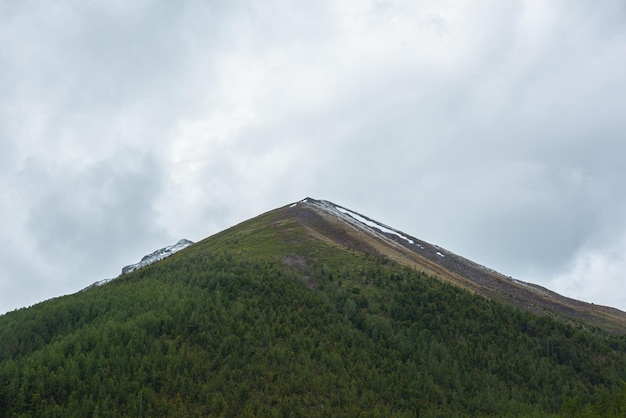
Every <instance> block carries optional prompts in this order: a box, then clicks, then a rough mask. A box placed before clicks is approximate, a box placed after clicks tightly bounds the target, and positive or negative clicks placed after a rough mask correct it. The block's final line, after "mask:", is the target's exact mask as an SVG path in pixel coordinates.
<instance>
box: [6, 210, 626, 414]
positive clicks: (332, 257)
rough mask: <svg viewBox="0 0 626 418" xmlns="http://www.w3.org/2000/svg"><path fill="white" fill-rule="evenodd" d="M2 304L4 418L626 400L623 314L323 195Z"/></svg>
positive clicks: (547, 408)
mask: <svg viewBox="0 0 626 418" xmlns="http://www.w3.org/2000/svg"><path fill="white" fill-rule="evenodd" d="M170 253H172V254H171V255H169V256H168V257H166V258H162V259H161V260H160V261H156V262H153V263H150V264H145V265H142V266H138V267H137V269H133V271H129V272H128V273H127V274H123V275H121V276H119V277H118V278H116V279H114V280H111V281H108V282H106V283H103V284H102V285H100V286H93V287H90V288H88V289H85V290H84V291H82V292H79V293H76V294H74V295H70V296H65V297H60V298H56V299H52V300H49V301H46V302H43V303H40V304H38V305H35V306H32V307H30V308H27V309H20V310H17V311H13V312H10V313H8V314H6V315H3V316H0V417H14V416H15V417H17V416H38V417H39V416H41V417H55V416H64V417H85V416H120V417H126V416H128V417H130V416H133V417H136V416H173V417H176V416H181V417H207V416H329V417H331V416H332V417H336V416H372V417H379V416H398V417H403V416H410V417H413V416H424V417H428V416H433V417H434V416H624V414H625V413H626V337H624V336H623V334H624V313H622V312H621V311H618V310H615V309H610V308H605V307H599V306H596V305H588V304H584V303H582V302H578V301H574V300H571V299H567V298H564V297H562V296H559V295H557V294H555V293H553V292H550V291H548V290H547V289H543V288H541V287H538V286H535V285H531V284H527V283H522V282H518V281H515V280H512V279H510V278H507V277H505V276H503V275H500V274H498V273H496V272H494V271H492V270H489V269H487V268H485V267H483V266H480V265H478V264H476V263H473V262H471V261H469V260H466V259H464V258H462V257H460V256H457V255H455V254H453V253H451V252H449V251H446V250H444V249H442V248H439V247H437V246H434V245H431V244H429V243H426V242H423V241H421V240H419V239H417V238H415V237H413V236H411V235H409V234H407V233H404V232H402V231H398V230H396V229H394V228H392V227H389V226H387V225H383V224H381V223H379V222H376V221H374V220H373V219H370V218H368V217H367V216H364V215H362V214H359V213H357V212H355V211H353V210H350V209H347V208H344V207H342V206H339V205H336V204H334V203H331V202H328V201H322V200H314V199H310V198H307V199H304V200H302V201H299V202H296V203H292V204H288V205H285V206H284V207H281V208H278V209H275V210H273V211H270V212H267V213H265V214H262V215H260V216H258V217H255V218H253V219H250V220H248V221H245V222H242V223H241V224H239V225H236V226H234V227H232V228H229V229H227V230H225V231H222V232H220V233H217V234H215V235H213V236H211V237H209V238H206V239H205V240H202V241H200V242H198V243H195V244H193V245H189V246H186V248H184V249H181V250H180V251H176V252H175V253H174V252H172V251H170Z"/></svg>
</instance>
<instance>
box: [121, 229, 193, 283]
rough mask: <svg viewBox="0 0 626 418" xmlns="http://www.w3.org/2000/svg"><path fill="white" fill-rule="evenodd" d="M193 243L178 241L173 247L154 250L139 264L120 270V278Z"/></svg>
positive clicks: (185, 240) (186, 240)
mask: <svg viewBox="0 0 626 418" xmlns="http://www.w3.org/2000/svg"><path fill="white" fill-rule="evenodd" d="M192 244H193V242H192V241H189V240H188V239H184V238H183V239H181V240H180V241H178V242H177V243H176V244H174V245H169V246H167V247H164V248H161V249H159V250H156V251H155V252H153V253H150V254H148V255H146V256H144V257H143V258H142V259H141V261H140V262H139V263H136V264H131V265H129V266H126V267H124V268H123V269H122V276H123V275H124V274H128V273H130V272H133V271H135V270H137V269H140V268H142V267H145V266H147V265H149V264H152V263H155V262H157V261H160V260H163V259H164V258H166V257H169V256H170V255H172V254H174V253H176V252H178V251H180V250H182V249H185V248H187V247H189V246H190V245H192Z"/></svg>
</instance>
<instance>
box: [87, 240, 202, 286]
mask: <svg viewBox="0 0 626 418" xmlns="http://www.w3.org/2000/svg"><path fill="white" fill-rule="evenodd" d="M193 243H194V242H193V241H189V240H188V239H184V238H183V239H181V240H180V241H178V242H177V243H176V244H174V245H168V246H167V247H163V248H161V249H159V250H156V251H154V252H152V253H150V254H148V255H145V256H144V257H143V258H142V259H141V261H140V262H138V263H136V264H131V265H129V266H126V267H124V268H123V269H122V274H120V276H123V275H125V274H128V273H130V272H132V271H135V270H137V269H140V268H142V267H145V266H147V265H150V264H152V263H156V262H157V261H160V260H163V259H164V258H166V257H169V256H170V255H172V254H174V253H177V252H178V251H180V250H183V249H185V248H187V247H189V246H190V245H192V244H193ZM120 276H118V277H120ZM111 280H115V279H104V280H100V281H97V282H95V283H93V284H91V285H89V286H87V287H86V288H84V289H82V290H81V292H82V291H85V290H89V289H92V288H94V287H97V286H102V285H103V284H106V283H108V282H110V281H111Z"/></svg>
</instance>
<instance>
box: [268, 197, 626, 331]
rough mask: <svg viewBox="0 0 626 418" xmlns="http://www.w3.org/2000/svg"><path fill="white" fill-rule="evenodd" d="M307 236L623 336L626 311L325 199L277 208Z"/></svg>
mask: <svg viewBox="0 0 626 418" xmlns="http://www.w3.org/2000/svg"><path fill="white" fill-rule="evenodd" d="M279 210H281V211H285V213H284V216H286V217H294V218H295V219H296V220H297V222H298V223H300V224H301V225H302V226H304V227H305V228H306V229H307V230H308V231H309V232H310V233H311V234H313V235H314V236H316V237H318V238H320V239H323V240H325V241H328V242H332V243H334V244H335V245H339V246H342V247H347V248H350V249H352V250H355V251H359V252H365V253H368V254H371V255H376V256H384V257H388V258H390V259H392V260H394V261H396V262H398V263H400V264H403V265H406V266H410V267H413V268H416V269H419V270H422V271H425V272H427V273H430V274H432V275H435V276H437V277H439V278H440V279H442V280H445V281H448V282H450V283H453V284H455V285H458V286H460V287H462V288H465V289H468V290H470V291H472V292H475V293H478V294H480V295H483V296H485V297H487V298H490V299H494V300H498V301H501V302H504V303H507V304H509V305H513V306H516V307H518V308H520V309H522V310H526V311H531V312H535V313H540V314H547V315H551V316H555V317H557V318H560V319H562V320H565V321H568V322H582V323H584V324H586V325H587V326H590V327H599V328H603V329H605V330H607V331H610V332H614V333H620V334H624V333H626V313H624V312H622V311H620V310H618V309H615V308H610V307H606V306H601V305H595V304H590V303H586V302H582V301H578V300H575V299H571V298H567V297H564V296H562V295H559V294H557V293H556V292H553V291H550V290H548V289H546V288H544V287H542V286H538V285H536V284H532V283H525V282H522V281H519V280H515V279H512V278H511V277H508V276H505V275H503V274H500V273H498V272H496V271H494V270H492V269H489V268H487V267H485V266H482V265H480V264H477V263H474V262H472V261H471V260H468V259H466V258H464V257H461V256H459V255H457V254H454V253H452V252H450V251H447V250H445V249H444V248H441V247H438V246H436V245H432V244H430V243H427V242H425V241H422V240H420V239H418V238H415V237H414V236H411V235H409V234H407V233H405V232H402V231H399V230H396V229H394V228H392V227H390V226H387V225H384V224H382V223H380V222H377V221H375V220H373V219H370V218H368V217H367V216H364V215H362V214H360V213H357V212H355V211H352V210H350V209H347V208H344V207H342V206H340V205H336V204H334V203H332V202H329V201H324V200H315V199H311V198H306V199H304V200H302V201H300V202H297V203H293V204H291V205H288V206H285V207H283V208H281V209H279Z"/></svg>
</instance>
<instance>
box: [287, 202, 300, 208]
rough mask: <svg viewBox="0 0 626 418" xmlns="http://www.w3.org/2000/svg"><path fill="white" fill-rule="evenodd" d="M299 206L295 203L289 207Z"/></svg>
mask: <svg viewBox="0 0 626 418" xmlns="http://www.w3.org/2000/svg"><path fill="white" fill-rule="evenodd" d="M297 204H298V202H296V203H294V204H293V205H291V206H289V207H290V208H293V207H296V205H297Z"/></svg>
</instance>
